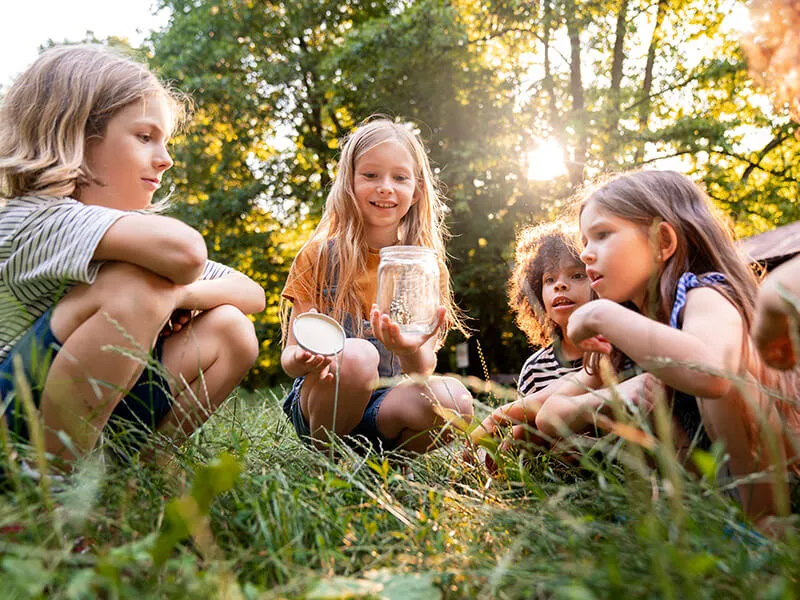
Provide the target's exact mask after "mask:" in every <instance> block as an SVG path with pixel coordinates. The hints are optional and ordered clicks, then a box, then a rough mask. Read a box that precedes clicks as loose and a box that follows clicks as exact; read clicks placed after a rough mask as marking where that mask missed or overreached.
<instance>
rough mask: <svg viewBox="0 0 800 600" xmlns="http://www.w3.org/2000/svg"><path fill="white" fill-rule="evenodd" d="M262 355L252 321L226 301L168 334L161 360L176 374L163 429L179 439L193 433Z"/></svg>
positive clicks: (161, 429) (168, 369) (166, 433)
mask: <svg viewBox="0 0 800 600" xmlns="http://www.w3.org/2000/svg"><path fill="white" fill-rule="evenodd" d="M257 357H258V340H257V339H256V334H255V330H254V329H253V324H252V322H251V321H250V319H248V318H247V316H246V315H244V314H243V313H242V312H241V311H240V310H239V309H237V308H235V307H233V306H230V305H227V304H226V305H222V306H217V307H216V308H213V309H211V310H208V311H205V312H203V313H202V314H200V315H199V316H198V317H197V318H196V319H194V320H193V321H192V322H191V323H190V324H189V325H188V326H187V327H184V328H183V329H182V330H181V331H180V332H178V333H176V334H173V335H171V336H169V337H168V338H167V339H166V340H164V354H163V359H162V361H163V364H164V368H166V370H167V371H169V373H170V374H171V375H172V376H173V377H174V378H175V380H174V383H173V385H174V386H175V389H173V393H174V395H175V404H174V405H173V407H172V410H171V411H170V413H169V414H168V415H167V417H166V418H165V419H164V421H163V422H162V423H161V425H160V426H159V431H160V432H161V433H163V434H165V435H167V436H169V437H170V438H172V439H173V440H175V441H176V442H178V443H179V442H180V441H182V440H183V439H185V438H187V437H188V436H190V435H191V434H192V432H193V431H194V430H195V429H197V428H198V427H199V426H200V425H202V424H203V423H204V422H205V421H206V420H207V419H208V417H210V416H211V415H212V414H213V413H214V411H215V410H216V409H217V408H218V407H219V405H220V404H222V402H223V401H224V400H225V398H227V397H228V394H230V393H231V391H232V390H233V388H235V387H236V385H238V383H239V382H240V381H241V379H242V377H244V375H245V373H247V371H249V370H250V367H252V366H253V363H254V362H255V360H256V358H257ZM184 381H185V382H186V384H188V387H187V385H186V384H184Z"/></svg>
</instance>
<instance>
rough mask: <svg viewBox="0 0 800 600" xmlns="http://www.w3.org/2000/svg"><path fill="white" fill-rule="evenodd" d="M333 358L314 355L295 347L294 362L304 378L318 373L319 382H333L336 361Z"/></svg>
mask: <svg viewBox="0 0 800 600" xmlns="http://www.w3.org/2000/svg"><path fill="white" fill-rule="evenodd" d="M334 358H335V357H333V356H323V355H322V354H314V353H313V352H309V351H308V350H305V349H303V348H301V347H300V346H296V347H295V351H294V362H295V364H296V365H297V366H298V367H299V368H300V370H301V371H303V372H304V373H305V375H306V376H308V375H314V374H315V373H319V375H318V377H319V380H320V381H333V379H334V377H335V376H336V361H335V360H334Z"/></svg>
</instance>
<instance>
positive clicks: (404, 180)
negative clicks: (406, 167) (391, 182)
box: [394, 175, 411, 183]
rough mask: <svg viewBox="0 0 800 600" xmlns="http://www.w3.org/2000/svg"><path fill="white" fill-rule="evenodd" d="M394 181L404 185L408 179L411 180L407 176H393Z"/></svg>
mask: <svg viewBox="0 0 800 600" xmlns="http://www.w3.org/2000/svg"><path fill="white" fill-rule="evenodd" d="M394 179H395V181H399V182H401V183H405V182H406V181H408V180H409V179H411V178H410V177H409V176H408V175H395V178H394Z"/></svg>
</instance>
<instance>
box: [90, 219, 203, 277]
mask: <svg viewBox="0 0 800 600" xmlns="http://www.w3.org/2000/svg"><path fill="white" fill-rule="evenodd" d="M207 258H208V252H207V250H206V244H205V241H203V236H201V235H200V233H198V232H197V231H195V230H194V229H192V228H191V227H189V226H188V225H186V224H185V223H182V222H180V221H178V220H177V219H173V218H171V217H164V216H161V215H152V214H140V213H132V214H130V215H126V216H124V217H122V218H120V219H118V220H117V221H116V222H115V223H114V224H113V225H111V227H109V228H108V230H107V231H106V233H105V235H104V236H103V238H102V239H101V240H100V243H99V244H98V245H97V248H96V250H95V253H94V259H95V260H107V261H119V262H127V263H132V264H135V265H138V266H140V267H144V268H145V269H148V270H149V271H152V272H153V273H156V274H158V275H161V276H162V277H164V278H166V279H169V280H170V281H172V282H174V283H179V284H187V283H191V282H193V281H195V280H196V279H197V278H198V277H200V275H201V273H202V272H203V267H204V266H205V263H206V259H207Z"/></svg>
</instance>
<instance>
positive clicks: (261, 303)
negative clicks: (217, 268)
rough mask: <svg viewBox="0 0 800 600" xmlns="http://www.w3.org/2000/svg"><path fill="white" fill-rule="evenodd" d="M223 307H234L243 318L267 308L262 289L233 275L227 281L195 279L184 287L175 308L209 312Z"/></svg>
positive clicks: (245, 277)
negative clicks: (217, 307)
mask: <svg viewBox="0 0 800 600" xmlns="http://www.w3.org/2000/svg"><path fill="white" fill-rule="evenodd" d="M222 304H230V305H231V306H235V307H236V308H238V309H239V310H240V311H242V312H243V313H244V314H246V315H249V314H254V313H260V312H261V311H262V310H264V307H265V305H266V300H265V298H264V289H263V288H262V287H261V286H260V285H258V284H257V283H256V282H255V281H253V280H252V279H250V278H249V277H247V276H246V275H243V274H242V273H239V272H238V271H234V272H233V273H231V274H230V275H228V276H227V277H221V278H218V279H198V280H197V281H193V282H192V283H189V284H187V285H185V286H184V287H183V294H182V297H181V298H180V299H179V301H178V305H177V307H176V308H186V309H190V310H209V309H211V308H214V307H215V306H220V305H222Z"/></svg>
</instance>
